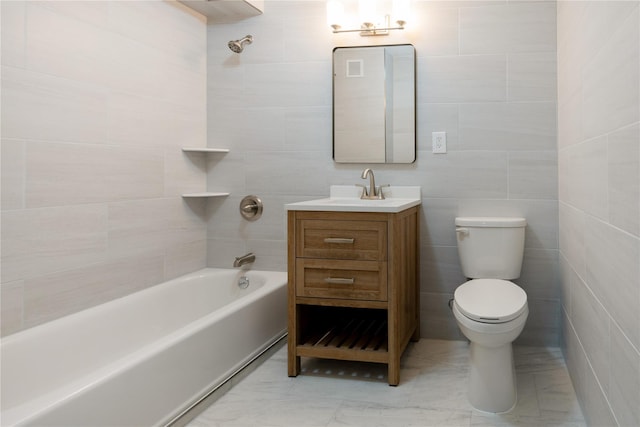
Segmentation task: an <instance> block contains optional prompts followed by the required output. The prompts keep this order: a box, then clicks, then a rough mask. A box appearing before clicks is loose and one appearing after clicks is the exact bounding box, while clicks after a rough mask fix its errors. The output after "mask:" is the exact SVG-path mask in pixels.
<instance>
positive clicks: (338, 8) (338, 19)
mask: <svg viewBox="0 0 640 427" xmlns="http://www.w3.org/2000/svg"><path fill="white" fill-rule="evenodd" d="M343 21H344V5H343V4H342V2H340V1H339V0H328V1H327V24H328V25H329V26H330V27H333V29H337V28H340V26H341V24H342V23H343Z"/></svg>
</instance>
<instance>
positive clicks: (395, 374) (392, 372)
mask: <svg viewBox="0 0 640 427" xmlns="http://www.w3.org/2000/svg"><path fill="white" fill-rule="evenodd" d="M398 384H400V364H399V363H397V362H391V363H389V385H392V386H397V385H398Z"/></svg>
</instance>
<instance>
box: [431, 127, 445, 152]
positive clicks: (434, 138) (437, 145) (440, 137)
mask: <svg viewBox="0 0 640 427" xmlns="http://www.w3.org/2000/svg"><path fill="white" fill-rule="evenodd" d="M431 143H432V146H431V151H432V152H433V153H437V154H441V153H446V152H447V133H446V132H432V133H431Z"/></svg>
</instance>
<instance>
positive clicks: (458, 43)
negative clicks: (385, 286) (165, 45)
mask: <svg viewBox="0 0 640 427" xmlns="http://www.w3.org/2000/svg"><path fill="white" fill-rule="evenodd" d="M207 30H208V43H209V44H208V48H207V49H208V65H207V67H208V72H209V74H208V104H207V110H208V118H207V122H208V135H209V137H208V138H209V145H210V146H225V147H231V152H230V153H229V154H227V155H225V156H223V157H220V158H217V157H216V158H213V159H210V160H209V161H208V171H209V172H208V185H209V187H210V188H216V189H218V188H219V189H223V190H227V191H231V192H232V196H230V197H228V198H226V199H225V200H223V201H216V202H213V203H210V204H209V207H208V215H209V217H210V220H209V224H208V239H209V240H208V250H209V251H208V263H209V265H211V266H221V267H228V266H229V265H230V264H231V262H232V261H233V258H232V256H233V255H236V256H237V255H240V254H241V253H242V252H244V251H249V250H252V251H254V252H255V253H256V255H257V262H256V264H257V265H258V264H259V265H260V266H261V267H266V268H270V269H279V270H280V269H286V224H285V212H284V210H283V208H282V205H283V204H284V203H287V202H291V201H297V200H304V199H311V198H318V197H325V196H326V195H327V194H328V190H329V185H331V184H354V183H357V182H359V181H360V178H359V176H360V172H361V171H362V169H363V168H365V167H368V166H372V165H364V164H360V165H357V164H336V163H334V162H333V161H332V159H331V154H332V147H331V144H332V134H331V99H332V98H331V90H332V86H331V61H332V56H331V52H332V49H333V48H334V47H336V46H350V45H370V44H380V43H384V44H398V43H412V44H413V45H414V46H415V48H416V52H417V123H418V128H417V133H418V141H417V145H418V155H417V160H416V162H415V163H413V164H410V165H373V168H374V170H375V172H376V180H377V182H379V183H381V184H385V183H390V184H396V185H420V186H422V197H423V213H422V220H421V221H422V229H421V232H422V234H421V236H420V237H421V244H422V253H421V261H422V277H421V281H422V283H421V288H422V292H423V293H422V300H423V302H424V303H423V308H422V335H423V336H425V337H438V338H453V339H460V338H461V335H460V334H459V331H458V329H457V326H456V324H455V321H454V320H453V317H452V316H451V313H450V311H449V309H448V307H447V305H446V304H447V301H448V300H449V298H451V294H452V292H453V290H454V289H455V287H456V286H457V285H459V284H460V283H461V282H462V281H464V277H463V276H462V273H461V271H460V266H459V261H458V256H457V250H456V247H455V246H456V241H455V233H454V226H453V219H454V217H455V216H456V215H462V214H464V215H522V216H525V217H527V219H528V220H529V227H528V229H527V248H528V250H527V255H526V260H525V272H526V275H525V276H523V278H522V279H521V282H522V285H523V287H525V288H527V289H528V290H530V292H531V299H532V300H533V302H532V305H531V307H532V315H531V320H530V321H529V326H528V328H529V330H528V332H527V334H524V335H523V342H528V343H532V344H541V343H548V344H557V339H558V328H559V304H560V302H559V301H560V300H559V298H560V292H559V287H558V276H559V273H558V263H557V253H558V239H559V238H558V205H557V197H558V196H557V150H556V111H557V108H556V72H555V67H556V60H555V57H556V55H555V54H556V16H555V2H506V1H470V2H461V1H441V2H431V1H430V2H426V1H414V2H413V12H412V17H411V19H410V20H409V22H408V24H407V30H406V31H404V32H396V33H392V34H391V35H389V36H386V37H384V39H382V38H375V37H360V36H359V35H358V34H340V35H334V34H332V33H331V32H330V30H329V29H328V28H327V25H326V23H325V10H324V2H323V1H319V0H317V1H277V2H275V1H274V2H267V5H266V10H265V14H264V15H262V16H260V17H255V18H251V19H247V20H245V21H242V22H239V23H234V24H224V25H209V26H208V28H207ZM245 34H252V35H253V37H254V42H253V44H251V45H249V46H246V48H245V50H244V52H243V53H242V54H241V55H237V54H234V53H232V52H231V51H229V50H228V49H227V47H226V42H227V41H228V40H232V39H237V38H239V37H242V36H244V35H245ZM434 131H446V132H447V144H448V149H449V152H448V153H447V154H446V155H433V154H432V153H431V132H434ZM246 194H257V195H259V196H260V197H261V198H262V199H263V201H264V203H265V214H264V215H265V216H264V218H263V219H261V220H260V221H257V222H256V223H247V222H246V221H243V220H241V219H240V218H239V215H238V213H237V204H238V202H239V200H240V198H241V197H242V196H243V195H246ZM230 252H231V253H230Z"/></svg>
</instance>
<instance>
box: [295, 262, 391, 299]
mask: <svg viewBox="0 0 640 427" xmlns="http://www.w3.org/2000/svg"><path fill="white" fill-rule="evenodd" d="M296 296H298V297H316V298H340V299H354V300H367V301H386V300H387V263H386V262H380V261H340V260H323V259H303V258H299V259H297V260H296Z"/></svg>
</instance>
